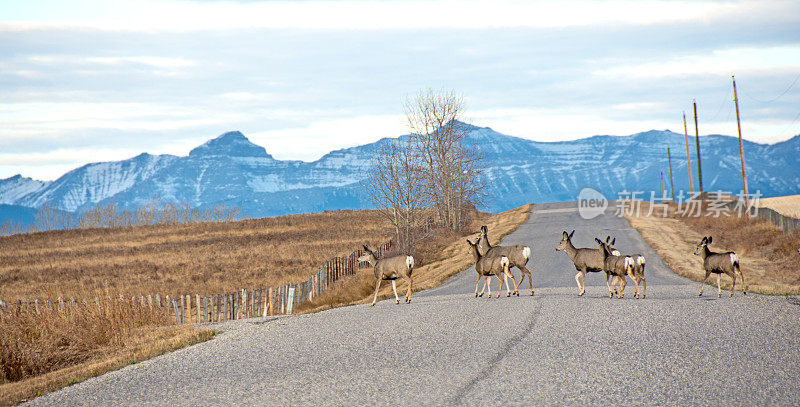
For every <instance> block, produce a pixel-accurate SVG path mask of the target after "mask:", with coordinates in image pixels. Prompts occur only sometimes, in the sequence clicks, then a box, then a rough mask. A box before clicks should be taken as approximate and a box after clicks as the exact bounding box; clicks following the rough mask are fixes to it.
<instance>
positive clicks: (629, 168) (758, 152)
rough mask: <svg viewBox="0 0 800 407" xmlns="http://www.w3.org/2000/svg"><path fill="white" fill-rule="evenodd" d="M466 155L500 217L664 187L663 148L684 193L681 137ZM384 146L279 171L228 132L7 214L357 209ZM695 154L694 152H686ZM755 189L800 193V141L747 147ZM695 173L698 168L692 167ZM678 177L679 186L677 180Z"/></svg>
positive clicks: (52, 187)
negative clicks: (586, 192)
mask: <svg viewBox="0 0 800 407" xmlns="http://www.w3.org/2000/svg"><path fill="white" fill-rule="evenodd" d="M467 126H469V127H468V130H469V133H468V137H467V138H466V139H465V140H464V143H465V145H467V146H471V147H475V148H476V149H477V150H478V151H479V152H480V153H481V154H482V155H483V156H484V157H485V162H484V164H485V167H486V173H485V176H486V180H487V181H488V182H489V184H490V187H489V190H488V191H487V192H488V193H489V196H490V199H489V200H487V201H488V202H487V203H486V204H485V205H484V207H483V208H482V209H484V210H489V211H501V210H505V209H510V208H513V207H517V206H520V205H523V204H526V203H530V202H552V201H563V200H574V199H576V197H577V194H578V192H579V191H580V189H582V188H584V187H592V188H594V189H597V190H598V191H600V192H601V193H603V194H605V195H606V196H607V197H609V199H614V198H616V197H617V193H618V192H619V191H623V190H627V191H630V190H632V189H639V190H642V191H644V192H648V193H649V191H657V190H658V189H659V188H660V181H659V180H660V172H663V173H664V177H665V183H666V184H668V178H667V177H668V168H667V157H666V147H667V146H669V147H670V149H671V153H672V166H673V168H672V169H673V172H674V174H675V181H676V182H675V187H676V190H681V189H682V190H685V191H688V189H689V187H688V178H687V177H686V172H685V168H686V161H685V159H686V152H685V151H686V148H685V141H684V135H683V134H678V133H674V132H672V131H669V130H649V131H645V132H641V133H636V134H633V135H629V136H611V135H597V136H592V137H588V138H584V139H578V140H572V141H556V142H540V141H532V140H527V139H523V138H519V137H514V136H510V135H505V134H502V133H498V132H496V131H495V130H493V129H491V128H489V127H478V126H473V125H467ZM404 137H408V135H404V136H400V137H398V138H384V139H380V140H378V141H375V142H372V143H368V144H365V145H360V146H353V147H348V148H342V149H338V150H334V151H331V152H329V153H327V154H325V155H323V156H322V157H320V158H319V159H318V160H316V161H311V162H304V161H292V160H277V159H275V158H274V157H272V156H271V155H270V154H268V153H267V151H266V149H265V148H264V147H262V146H258V145H256V144H254V143H252V142H251V141H250V140H249V139H248V138H247V137H246V136H245V135H244V134H242V133H241V132H239V131H230V132H226V133H223V134H221V135H219V136H217V137H215V138H213V139H210V140H208V141H206V142H205V143H203V144H201V145H200V146H198V147H195V148H194V149H192V150H191V151H190V153H189V154H188V155H187V156H174V155H169V154H163V155H151V154H148V153H142V154H139V155H137V156H135V157H132V158H130V159H127V160H122V161H111V162H99V163H89V164H85V165H83V166H81V167H78V168H76V169H74V170H71V171H69V172H67V173H66V174H64V175H63V176H61V177H59V178H58V179H56V180H54V181H38V180H33V179H30V178H24V177H22V176H21V175H15V176H14V177H10V178H7V179H3V180H0V203H2V204H10V205H20V206H27V207H32V208H36V207H39V206H41V205H43V204H45V203H49V204H50V205H52V206H54V207H56V208H58V209H62V210H67V211H82V210H85V209H87V208H91V207H94V206H95V205H98V204H99V205H103V204H106V203H110V202H115V203H117V205H118V207H119V208H121V209H133V208H135V207H137V206H140V205H142V204H144V203H145V202H147V201H149V200H150V199H151V198H152V197H153V196H158V197H160V198H161V199H163V200H165V201H188V202H190V203H191V205H192V206H195V207H210V206H213V205H215V204H218V203H226V204H228V205H232V206H239V207H241V208H242V209H243V211H244V212H245V213H246V214H248V215H249V216H270V215H283V214H288V213H298V212H315V211H321V210H328V209H361V208H367V207H369V206H370V205H369V203H368V202H367V200H366V199H365V198H364V196H363V194H361V193H360V192H359V189H360V181H362V180H363V179H364V178H365V177H366V176H367V174H368V173H369V166H370V157H371V153H372V152H373V151H374V149H375V148H377V146H379V145H380V144H381V143H386V142H391V141H392V140H397V139H399V138H404ZM700 142H701V144H702V146H701V152H702V153H703V157H702V158H703V163H702V165H703V174H704V186H705V187H706V188H705V189H706V190H708V191H712V190H716V189H723V190H728V191H735V190H738V189H739V188H740V184H741V176H740V173H739V172H738V171H740V170H739V169H738V167H739V165H740V163H739V155H738V140H737V139H736V138H735V137H731V136H724V135H707V136H701V138H700ZM690 146H691V147H692V148H691V150H692V151H691V153H692V154H693V150H694V143H693V142H692V143H690ZM744 148H745V154H746V158H747V160H748V161H747V167H748V168H747V170H748V177H749V178H748V182H749V184H750V189H751V190H753V191H755V190H756V189H761V190H762V192H764V195H765V196H774V195H788V194H792V193H798V191H799V190H800V158H798V157H800V136H795V137H793V138H791V139H789V140H786V141H783V142H779V143H776V144H772V145H770V144H758V143H753V142H750V141H746V140H745V141H744ZM691 159H692V160H691V161H692V167H693V168H692V170H693V173H695V172H696V171H695V169H696V168H697V163H696V161H695V157H694V156H692V157H691ZM681 174H683V175H681ZM693 175H694V177H695V182H694V184H695V185H696V184H697V181H696V177H697V174H696V173H695V174H693Z"/></svg>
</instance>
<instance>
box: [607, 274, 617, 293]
mask: <svg viewBox="0 0 800 407" xmlns="http://www.w3.org/2000/svg"><path fill="white" fill-rule="evenodd" d="M610 277H611V273H609V272H607V271H606V287H608V298H611V286H610V285H609V284H608V279H609V278H610ZM614 277H616V276H614ZM614 281H616V280H614Z"/></svg>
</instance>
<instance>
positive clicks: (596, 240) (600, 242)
mask: <svg viewBox="0 0 800 407" xmlns="http://www.w3.org/2000/svg"><path fill="white" fill-rule="evenodd" d="M594 241H595V242H597V244H599V245H600V246H602V245H603V241H602V240H600V239H598V238H594Z"/></svg>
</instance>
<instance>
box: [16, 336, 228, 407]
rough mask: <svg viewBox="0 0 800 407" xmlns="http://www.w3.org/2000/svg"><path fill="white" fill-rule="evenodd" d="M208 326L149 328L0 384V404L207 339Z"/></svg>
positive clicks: (58, 387) (44, 392)
mask: <svg viewBox="0 0 800 407" xmlns="http://www.w3.org/2000/svg"><path fill="white" fill-rule="evenodd" d="M213 336H214V332H213V331H212V330H210V329H204V330H197V329H194V328H192V327H187V326H180V327H167V328H149V329H146V330H140V331H138V332H137V335H132V336H130V337H129V338H127V340H126V343H125V345H124V346H123V347H121V348H113V349H103V350H101V351H99V352H98V354H97V356H95V357H94V358H92V359H90V360H87V361H84V362H81V363H78V364H74V365H71V366H68V367H64V368H62V369H58V370H54V371H51V372H49V373H45V374H43V375H39V376H36V377H31V378H28V379H24V380H21V381H16V382H11V383H5V384H2V385H0V406H11V405H15V404H18V403H20V402H23V401H26V400H30V399H32V398H34V397H36V396H38V395H41V394H46V393H49V392H51V391H55V390H58V389H60V388H63V387H66V386H70V385H72V384H75V383H79V382H82V381H84V380H86V379H89V378H91V377H95V376H99V375H101V374H103V373H106V372H109V371H112V370H116V369H120V368H122V367H124V366H127V365H129V364H132V363H138V362H141V361H143V360H147V359H150V358H153V357H156V356H158V355H162V354H164V353H168V352H171V351H174V350H177V349H180V348H183V347H186V346H189V345H193V344H195V343H199V342H203V341H206V340H208V339H211V338H212V337H213Z"/></svg>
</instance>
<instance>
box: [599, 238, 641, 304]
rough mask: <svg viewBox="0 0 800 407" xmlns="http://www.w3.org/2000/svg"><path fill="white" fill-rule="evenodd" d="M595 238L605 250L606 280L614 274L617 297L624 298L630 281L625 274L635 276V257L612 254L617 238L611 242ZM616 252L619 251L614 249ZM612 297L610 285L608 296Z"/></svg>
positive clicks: (612, 283) (613, 284) (604, 267)
mask: <svg viewBox="0 0 800 407" xmlns="http://www.w3.org/2000/svg"><path fill="white" fill-rule="evenodd" d="M594 240H595V242H597V244H598V245H599V246H600V248H601V249H602V250H603V257H604V258H605V259H604V261H603V264H604V266H603V269H604V270H605V272H606V280H608V276H610V275H613V276H614V278H613V279H612V280H611V285H612V286H614V291H616V293H617V298H622V297H623V296H624V294H625V286H626V285H628V281H627V280H626V279H625V276H627V275H630V276H631V278H633V259H632V258H631V256H620V255H618V254H617V255H615V254H612V246H611V244H613V242H614V241H616V240H617V239H616V238H614V240H613V241H612V242H611V244H609V243H604V242H602V241H600V239H597V238H595V239H594ZM606 242H608V239H606ZM614 252H617V253H619V251H617V250H614ZM612 297H613V293H612V292H611V288H610V287H609V289H608V298H612Z"/></svg>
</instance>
